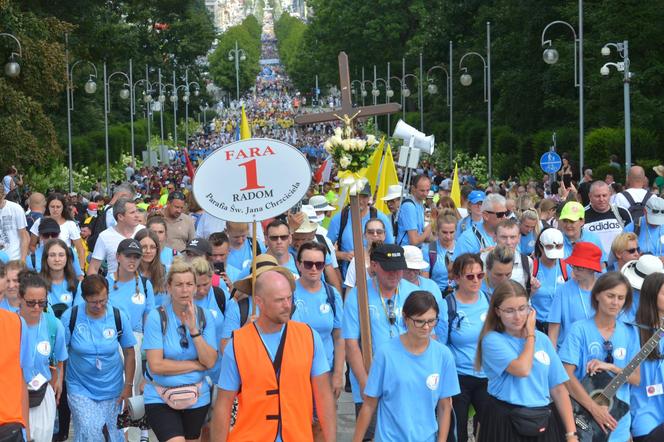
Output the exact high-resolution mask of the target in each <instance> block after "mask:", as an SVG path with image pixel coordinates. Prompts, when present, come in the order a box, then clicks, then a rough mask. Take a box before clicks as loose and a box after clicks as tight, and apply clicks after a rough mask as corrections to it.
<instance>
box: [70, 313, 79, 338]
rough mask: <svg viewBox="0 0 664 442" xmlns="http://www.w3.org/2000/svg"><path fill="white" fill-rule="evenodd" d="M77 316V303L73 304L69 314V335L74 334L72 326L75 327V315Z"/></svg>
mask: <svg viewBox="0 0 664 442" xmlns="http://www.w3.org/2000/svg"><path fill="white" fill-rule="evenodd" d="M77 316H78V305H75V306H73V307H72V308H71V316H69V336H70V337H71V336H72V335H73V334H74V328H76V317H77Z"/></svg>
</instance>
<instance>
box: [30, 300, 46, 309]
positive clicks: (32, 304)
mask: <svg viewBox="0 0 664 442" xmlns="http://www.w3.org/2000/svg"><path fill="white" fill-rule="evenodd" d="M25 305H27V306H28V307H37V306H39V307H41V308H44V307H46V306H47V305H48V301H47V300H45V299H44V300H40V301H38V300H30V301H28V300H26V301H25Z"/></svg>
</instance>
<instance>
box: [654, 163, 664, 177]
mask: <svg viewBox="0 0 664 442" xmlns="http://www.w3.org/2000/svg"><path fill="white" fill-rule="evenodd" d="M652 170H654V171H655V173H656V174H657V175H659V176H664V166H662V165H661V164H660V165H659V166H655V167H653V168H652Z"/></svg>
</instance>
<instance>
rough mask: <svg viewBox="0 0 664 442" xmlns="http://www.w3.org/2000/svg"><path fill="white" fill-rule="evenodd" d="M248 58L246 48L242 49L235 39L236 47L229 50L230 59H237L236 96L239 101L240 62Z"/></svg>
mask: <svg viewBox="0 0 664 442" xmlns="http://www.w3.org/2000/svg"><path fill="white" fill-rule="evenodd" d="M246 59H247V53H246V52H244V49H240V48H238V46H237V40H235V49H231V50H230V51H228V61H235V98H236V100H237V101H240V62H241V61H245V60H246Z"/></svg>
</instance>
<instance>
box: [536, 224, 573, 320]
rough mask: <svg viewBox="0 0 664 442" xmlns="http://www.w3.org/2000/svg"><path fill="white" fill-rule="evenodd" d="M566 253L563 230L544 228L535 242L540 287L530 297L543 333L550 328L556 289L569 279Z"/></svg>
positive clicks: (537, 275) (537, 276)
mask: <svg viewBox="0 0 664 442" xmlns="http://www.w3.org/2000/svg"><path fill="white" fill-rule="evenodd" d="M564 254H565V252H564V244H563V234H562V232H561V231H560V230H558V229H554V228H551V227H549V228H546V229H544V230H543V231H542V232H541V233H540V234H539V236H538V237H537V241H536V242H535V259H533V277H534V278H537V280H538V281H539V282H540V287H539V288H538V289H537V290H535V291H533V294H532V297H531V299H530V301H531V303H532V306H533V308H534V309H535V311H536V312H537V323H536V325H537V329H538V330H539V331H541V332H542V333H547V332H548V330H549V327H548V323H547V321H548V318H549V311H550V310H551V303H552V302H553V299H554V297H555V295H556V291H557V290H558V287H559V286H561V285H563V284H564V283H565V281H567V280H568V279H569V275H568V274H567V264H566V263H565V260H564V259H563V255H564Z"/></svg>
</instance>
